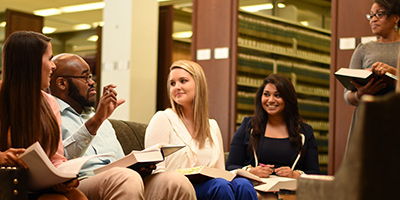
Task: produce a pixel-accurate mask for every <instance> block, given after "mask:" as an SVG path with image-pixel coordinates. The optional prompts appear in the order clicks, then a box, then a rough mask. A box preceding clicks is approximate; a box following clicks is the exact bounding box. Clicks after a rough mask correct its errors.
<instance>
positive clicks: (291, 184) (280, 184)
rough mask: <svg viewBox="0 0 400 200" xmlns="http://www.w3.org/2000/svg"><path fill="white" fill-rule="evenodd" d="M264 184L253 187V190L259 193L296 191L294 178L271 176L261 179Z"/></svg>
mask: <svg viewBox="0 0 400 200" xmlns="http://www.w3.org/2000/svg"><path fill="white" fill-rule="evenodd" d="M261 180H262V181H264V182H265V184H260V185H257V186H254V189H256V190H257V191H261V192H278V191H279V190H292V191H294V190H296V188H297V180H296V179H294V178H287V177H280V176H276V175H271V176H269V177H268V178H261Z"/></svg>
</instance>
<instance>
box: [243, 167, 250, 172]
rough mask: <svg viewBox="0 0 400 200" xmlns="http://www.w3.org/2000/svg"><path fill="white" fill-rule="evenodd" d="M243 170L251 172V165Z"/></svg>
mask: <svg viewBox="0 0 400 200" xmlns="http://www.w3.org/2000/svg"><path fill="white" fill-rule="evenodd" d="M242 169H244V170H246V171H248V172H250V169H251V165H247V166H244V167H243V168H242Z"/></svg>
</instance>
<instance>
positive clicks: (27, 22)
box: [6, 9, 44, 38]
mask: <svg viewBox="0 0 400 200" xmlns="http://www.w3.org/2000/svg"><path fill="white" fill-rule="evenodd" d="M6 23H7V24H6V38H7V37H8V36H9V35H10V34H11V33H13V32H15V31H22V30H26V31H35V32H39V33H42V29H43V24H44V18H43V17H42V16H37V15H34V14H29V13H24V12H20V11H15V10H10V9H6Z"/></svg>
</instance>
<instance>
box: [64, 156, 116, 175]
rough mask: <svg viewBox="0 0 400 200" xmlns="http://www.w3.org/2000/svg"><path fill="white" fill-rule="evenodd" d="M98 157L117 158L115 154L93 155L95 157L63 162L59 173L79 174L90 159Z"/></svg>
mask: <svg viewBox="0 0 400 200" xmlns="http://www.w3.org/2000/svg"><path fill="white" fill-rule="evenodd" d="M96 157H115V155H114V154H113V153H110V154H100V155H93V156H84V157H80V158H74V159H71V160H68V161H66V162H63V163H62V164H61V165H59V166H58V167H57V170H58V171H61V172H68V173H75V174H78V173H79V171H80V170H81V168H82V166H83V165H84V164H85V163H86V162H87V161H88V160H90V159H93V158H96Z"/></svg>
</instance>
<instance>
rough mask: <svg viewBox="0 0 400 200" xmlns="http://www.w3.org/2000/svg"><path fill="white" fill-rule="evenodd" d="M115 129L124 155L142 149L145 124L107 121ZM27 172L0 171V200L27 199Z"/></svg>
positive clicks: (19, 169)
mask: <svg viewBox="0 0 400 200" xmlns="http://www.w3.org/2000/svg"><path fill="white" fill-rule="evenodd" d="M109 121H110V122H111V124H112V126H113V128H114V129H115V133H116V135H117V138H118V140H119V142H120V143H121V146H122V149H123V150H124V153H125V154H128V153H130V152H131V151H132V150H142V149H144V135H145V132H146V127H147V125H146V124H142V123H137V122H132V121H124V120H116V119H110V120H109ZM26 179H27V171H26V170H23V169H21V168H2V169H0V200H12V199H16V200H24V199H27V192H26V191H27V181H26Z"/></svg>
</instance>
